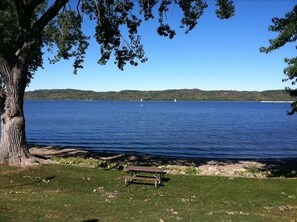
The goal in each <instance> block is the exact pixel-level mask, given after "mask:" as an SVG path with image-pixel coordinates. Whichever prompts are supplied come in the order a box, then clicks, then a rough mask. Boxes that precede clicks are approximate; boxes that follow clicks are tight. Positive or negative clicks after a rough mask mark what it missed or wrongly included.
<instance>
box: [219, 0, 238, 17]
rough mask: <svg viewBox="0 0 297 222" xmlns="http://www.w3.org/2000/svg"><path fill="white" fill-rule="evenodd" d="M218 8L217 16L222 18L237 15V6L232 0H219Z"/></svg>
mask: <svg viewBox="0 0 297 222" xmlns="http://www.w3.org/2000/svg"><path fill="white" fill-rule="evenodd" d="M216 6H217V7H218V9H217V10H216V14H217V17H218V18H220V19H228V18H230V17H232V16H234V15H235V7H234V4H233V1H232V0H217V3H216Z"/></svg>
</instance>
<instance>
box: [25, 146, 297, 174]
mask: <svg viewBox="0 0 297 222" xmlns="http://www.w3.org/2000/svg"><path fill="white" fill-rule="evenodd" d="M29 151H30V153H31V154H32V155H34V156H37V157H40V158H45V159H51V158H53V157H58V158H70V157H72V158H82V159H94V160H100V161H102V162H104V163H105V164H106V166H111V165H112V166H121V167H122V168H125V167H126V166H128V165H143V166H158V167H163V168H165V170H166V171H167V173H170V174H195V175H207V176H226V177H252V178H265V177H290V178H294V177H297V159H268V160H267V159H264V160H237V159H236V160H224V159H200V158H199V159H183V158H173V157H159V156H148V155H145V156H141V155H134V154H113V153H105V152H102V153H97V152H96V153H95V152H89V151H85V150H82V149H79V148H67V147H55V146H37V145H31V146H29Z"/></svg>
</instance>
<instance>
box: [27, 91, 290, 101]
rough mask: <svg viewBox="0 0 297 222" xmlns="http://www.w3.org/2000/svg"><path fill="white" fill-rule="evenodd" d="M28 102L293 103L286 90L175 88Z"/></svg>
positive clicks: (36, 94)
mask: <svg viewBox="0 0 297 222" xmlns="http://www.w3.org/2000/svg"><path fill="white" fill-rule="evenodd" d="M25 99H27V100H141V99H142V100H165V101H170V100H177V101H211V100H213V101H290V100H292V98H291V97H290V96H289V95H288V94H287V93H286V91H285V90H267V91H235V90H211V91H204V90H199V89H179V90H177V89H172V90H163V91H138V90H123V91H119V92H115V91H109V92H95V91H85V90H76V89H51V90H35V91H29V92H26V94H25Z"/></svg>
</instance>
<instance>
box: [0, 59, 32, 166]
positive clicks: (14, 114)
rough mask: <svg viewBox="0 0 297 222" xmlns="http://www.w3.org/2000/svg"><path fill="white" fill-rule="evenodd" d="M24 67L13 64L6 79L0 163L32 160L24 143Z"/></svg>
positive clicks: (28, 163)
mask: <svg viewBox="0 0 297 222" xmlns="http://www.w3.org/2000/svg"><path fill="white" fill-rule="evenodd" d="M26 70H27V69H26V67H25V66H20V65H19V64H17V65H15V66H14V67H13V68H12V69H10V71H9V75H7V76H8V78H7V80H6V99H5V103H4V108H3V110H2V113H1V143H0V163H6V164H9V165H17V166H24V165H31V164H33V162H34V160H33V157H32V156H31V155H30V153H29V151H28V147H27V143H26V134H25V117H24V112H23V102H24V93H25V88H26V83H27V73H26Z"/></svg>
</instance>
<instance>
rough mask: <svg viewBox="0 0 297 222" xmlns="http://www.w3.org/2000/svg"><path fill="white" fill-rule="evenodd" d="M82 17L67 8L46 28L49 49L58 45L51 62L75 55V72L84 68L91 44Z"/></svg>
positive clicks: (45, 35)
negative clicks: (83, 30)
mask: <svg viewBox="0 0 297 222" xmlns="http://www.w3.org/2000/svg"><path fill="white" fill-rule="evenodd" d="M82 21H83V20H82V17H81V16H80V15H79V14H78V13H77V12H75V11H72V10H66V11H63V12H62V13H60V14H59V15H58V16H57V17H56V19H55V20H53V21H52V22H51V23H50V24H49V25H48V26H47V27H46V29H45V30H44V40H45V41H44V42H45V43H46V45H47V46H48V50H49V51H53V50H54V45H56V46H57V49H58V50H57V54H56V56H54V58H53V59H51V60H50V62H51V63H56V62H57V61H59V60H60V59H70V58H71V57H74V58H75V60H74V64H73V68H74V73H75V74H76V73H77V70H78V69H80V68H83V66H82V63H83V61H84V56H85V54H86V49H87V47H88V45H89V43H88V40H89V37H87V36H85V35H84V34H83V32H82V29H81V25H82Z"/></svg>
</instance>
